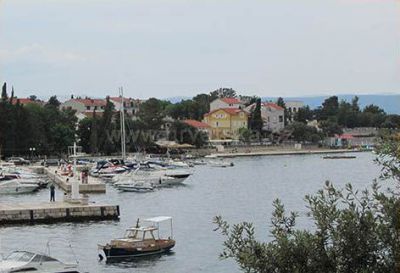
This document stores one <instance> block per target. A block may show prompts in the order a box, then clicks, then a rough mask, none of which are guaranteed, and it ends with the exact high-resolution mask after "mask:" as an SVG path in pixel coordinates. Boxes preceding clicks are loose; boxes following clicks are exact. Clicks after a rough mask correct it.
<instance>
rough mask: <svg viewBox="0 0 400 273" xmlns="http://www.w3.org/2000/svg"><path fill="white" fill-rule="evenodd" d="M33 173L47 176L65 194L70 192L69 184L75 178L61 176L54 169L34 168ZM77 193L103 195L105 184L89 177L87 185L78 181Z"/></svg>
mask: <svg viewBox="0 0 400 273" xmlns="http://www.w3.org/2000/svg"><path fill="white" fill-rule="evenodd" d="M34 170H35V172H37V173H43V174H45V175H47V176H48V177H49V178H50V179H51V180H53V181H54V183H56V184H57V185H58V186H59V187H60V188H61V189H63V190H64V191H65V192H71V182H72V181H73V179H77V177H68V176H62V175H60V174H59V173H58V172H57V173H56V171H57V168H56V167H47V168H45V167H35V168H34ZM79 192H80V193H105V192H106V184H105V183H104V182H103V181H102V180H101V179H99V178H96V177H89V179H88V184H82V183H81V181H79Z"/></svg>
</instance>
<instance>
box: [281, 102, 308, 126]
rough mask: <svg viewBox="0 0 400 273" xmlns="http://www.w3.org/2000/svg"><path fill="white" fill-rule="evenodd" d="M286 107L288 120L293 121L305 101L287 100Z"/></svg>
mask: <svg viewBox="0 0 400 273" xmlns="http://www.w3.org/2000/svg"><path fill="white" fill-rule="evenodd" d="M285 105H286V109H287V111H288V114H289V116H288V120H289V121H293V119H294V116H295V115H296V113H297V112H298V111H299V109H300V108H303V107H304V102H302V101H285Z"/></svg>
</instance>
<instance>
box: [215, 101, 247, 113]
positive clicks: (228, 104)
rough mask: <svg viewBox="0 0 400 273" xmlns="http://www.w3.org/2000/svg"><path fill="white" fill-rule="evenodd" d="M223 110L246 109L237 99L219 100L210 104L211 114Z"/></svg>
mask: <svg viewBox="0 0 400 273" xmlns="http://www.w3.org/2000/svg"><path fill="white" fill-rule="evenodd" d="M222 108H224V109H227V108H231V109H244V104H243V102H242V101H240V100H239V99H237V98H218V99H215V100H213V101H212V102H211V103H210V112H212V111H214V110H217V109H222Z"/></svg>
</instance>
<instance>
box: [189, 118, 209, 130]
mask: <svg viewBox="0 0 400 273" xmlns="http://www.w3.org/2000/svg"><path fill="white" fill-rule="evenodd" d="M183 122H184V123H186V124H187V125H190V126H192V127H195V128H200V129H206V128H210V126H209V125H208V124H207V123H204V122H201V121H198V120H194V119H187V120H184V121H183Z"/></svg>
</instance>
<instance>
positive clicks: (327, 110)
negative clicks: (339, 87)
mask: <svg viewBox="0 0 400 273" xmlns="http://www.w3.org/2000/svg"><path fill="white" fill-rule="evenodd" d="M338 111H339V100H338V97H337V96H332V97H329V98H327V99H326V100H325V101H324V102H323V103H322V108H321V117H320V118H321V120H326V119H328V118H329V117H332V116H336V115H337V113H338Z"/></svg>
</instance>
